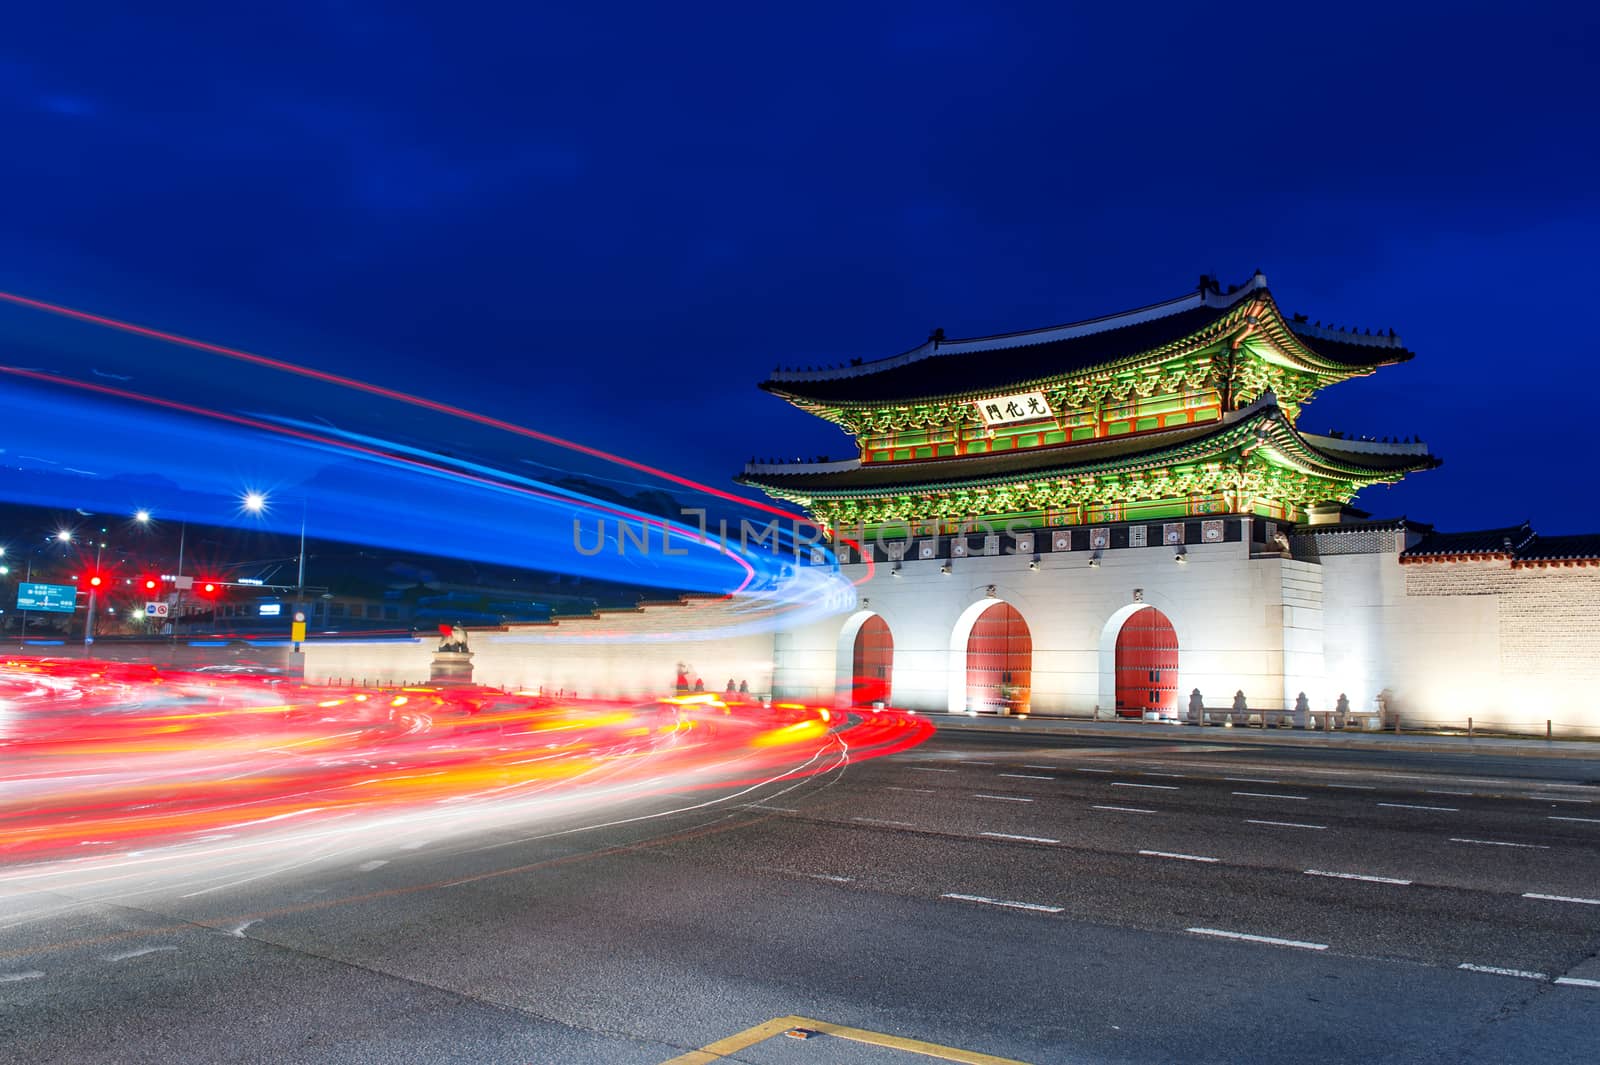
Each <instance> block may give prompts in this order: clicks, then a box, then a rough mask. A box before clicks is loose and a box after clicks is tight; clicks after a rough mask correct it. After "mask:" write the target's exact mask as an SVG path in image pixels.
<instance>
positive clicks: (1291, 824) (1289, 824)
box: [1244, 817, 1328, 829]
mask: <svg viewBox="0 0 1600 1065" xmlns="http://www.w3.org/2000/svg"><path fill="white" fill-rule="evenodd" d="M1244 823H1245V824H1247V825H1272V826H1274V827H1276V828H1317V829H1325V828H1327V827H1328V826H1327V825H1304V824H1301V823H1300V822H1299V821H1257V820H1255V819H1254V818H1250V817H1247V818H1245V819H1244Z"/></svg>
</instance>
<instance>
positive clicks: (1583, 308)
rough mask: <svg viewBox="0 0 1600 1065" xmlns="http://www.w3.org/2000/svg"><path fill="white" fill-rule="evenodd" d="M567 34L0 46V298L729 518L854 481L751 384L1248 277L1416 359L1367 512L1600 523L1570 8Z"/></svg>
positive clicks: (216, 35) (549, 28)
mask: <svg viewBox="0 0 1600 1065" xmlns="http://www.w3.org/2000/svg"><path fill="white" fill-rule="evenodd" d="M136 6H137V7H144V6H145V5H136ZM556 6H557V5H525V4H517V5H506V6H504V7H500V6H495V5H477V4H471V3H466V4H461V3H458V4H452V5H447V6H444V7H441V6H439V5H419V6H418V7H417V8H415V9H414V10H411V11H410V12H409V13H407V12H406V11H405V10H403V8H402V5H398V4H389V3H329V4H323V5H295V4H285V5H272V6H269V7H265V8H263V7H260V6H252V7H250V8H249V9H248V11H247V9H246V8H242V7H239V6H238V5H216V4H193V5H188V6H185V5H162V7H163V9H164V12H165V13H163V14H157V15H149V14H142V15H140V16H138V17H134V16H131V15H129V14H128V13H127V12H128V10H129V8H128V5H115V6H112V5H104V6H101V5H94V4H75V5H42V4H36V5H27V8H26V9H23V10H19V11H13V12H10V13H9V14H8V25H7V30H6V33H5V34H4V36H3V37H0V130H3V133H4V137H5V158H6V165H5V166H4V167H3V168H0V194H3V195H0V203H3V204H4V208H3V210H0V287H4V288H6V289H8V290H11V291H16V292H22V293H26V294H29V295H32V296H35V297H38V298H42V299H48V300H56V301H60V302H65V303H70V304H74V305H77V306H82V307H87V308H92V309H95V310H98V311H101V312H103V313H107V314H111V315H116V316H121V317H126V318H131V319H133V320H136V321H141V322H145V323H148V324H152V325H157V326H161V327H164V328H169V329H172V330H175V331H178V332H184V333H188V334H191V335H199V336H204V337H207V338H209V339H215V340H219V341H223V342H228V343H233V344H237V345H239V346H243V347H246V348H250V349H252V350H257V351H264V352H268V353H272V354H277V355H281V356H283V357H287V358H292V359H295V360H298V361H302V362H306V363H310V364H312V365H315V366H319V367H323V368H327V369H332V370H337V371H341V372H346V373H351V374H355V375H357V376H362V377H365V378H367V379H369V380H374V381H378V382H381V383H384V384H389V385H394V386H398V387H402V388H410V389H413V390H421V391H426V392H428V393H429V394H431V395H436V396H438V397H440V398H444V399H449V400H452V401H455V402H458V403H461V404H463V405H466V406H470V407H474V408H476V409H480V410H484V411H486V412H489V413H495V414H499V415H503V416H511V417H514V418H516V419H518V420H521V421H523V422H526V423H528V424H531V425H534V426H537V427H539V428H543V429H545V430H547V431H550V432H555V433H560V434H563V435H567V436H571V437H574V438H577V439H580V440H583V441H585V442H587V443H592V444H597V445H600V446H604V447H610V448H613V449H615V450H619V451H622V452H624V453H627V454H630V455H633V456H634V457H637V458H641V459H645V460H648V461H652V462H655V463H658V464H660V465H663V466H667V467H669V468H672V469H674V470H677V471H679V472H683V473H686V474H689V475H692V476H697V477H700V478H702V479H705V480H707V481H710V482H712V483H715V484H724V483H726V481H727V479H728V478H729V477H730V476H731V475H732V474H734V473H735V472H737V469H738V467H739V465H740V464H741V463H742V462H743V461H744V460H745V459H746V458H747V457H749V456H751V455H776V454H791V455H802V454H804V455H812V454H816V453H822V452H829V453H832V454H833V455H835V456H838V455H840V454H842V453H844V452H845V451H846V450H847V448H846V445H845V444H844V443H843V441H842V439H841V437H840V436H839V435H838V434H837V433H836V432H835V431H834V430H833V429H832V428H831V427H829V426H827V425H825V424H822V423H819V422H815V421H814V420H812V419H810V418H808V417H806V416H804V415H801V414H799V413H798V412H794V411H792V410H790V409H789V408H788V407H786V406H785V405H783V404H782V403H780V402H779V401H777V400H775V399H772V398H771V397H767V396H765V395H763V394H761V393H759V392H758V391H756V389H755V387H754V385H755V383H756V382H757V381H758V380H760V379H761V378H762V377H763V376H764V375H765V374H766V373H767V372H768V371H769V370H770V369H771V368H772V367H773V366H774V365H776V364H786V365H793V364H801V365H804V364H810V363H823V362H830V363H831V362H842V361H844V360H846V359H848V358H851V357H857V356H860V357H866V358H876V357H879V356H883V355H889V354H893V353H895V352H898V351H900V350H903V349H905V348H907V347H910V346H912V345H913V344H916V343H918V342H919V341H921V340H922V339H923V338H924V337H925V336H926V335H927V332H928V330H929V329H930V328H931V327H933V326H936V325H937V326H942V327H944V328H945V329H946V330H947V332H949V333H950V334H951V335H953V336H961V335H973V334H983V333H989V332H997V331H1005V330H1012V329H1020V328H1029V327H1034V326H1042V325H1047V324H1054V323H1058V322H1063V321H1071V320H1074V319H1078V318H1083V317H1089V316H1094V315H1098V314H1102V313H1107V312H1111V311H1116V310H1121V309H1125V308H1127V307H1131V306H1136V305H1139V304H1143V303H1148V302H1153V301H1155V300H1159V299H1163V298H1166V297H1169V296H1173V295H1177V294H1180V293H1181V292H1184V291H1186V290H1188V289H1189V288H1190V287H1192V285H1193V284H1194V282H1195V279H1196V277H1197V276H1198V275H1199V274H1200V273H1214V274H1219V275H1220V276H1221V277H1222V278H1223V279H1224V281H1242V280H1244V279H1245V278H1246V277H1247V276H1248V274H1249V273H1250V271H1251V270H1252V269H1254V268H1256V267H1258V266H1259V267H1261V268H1262V269H1264V270H1265V271H1266V272H1267V275H1268V277H1269V279H1270V280H1271V282H1272V287H1273V291H1274V293H1275V294H1276V295H1277V297H1278V299H1279V301H1280V303H1281V304H1282V306H1283V307H1284V309H1285V310H1286V311H1291V312H1293V311H1302V312H1305V313H1307V314H1309V315H1310V316H1311V317H1312V318H1313V319H1321V320H1323V321H1324V322H1327V321H1334V322H1338V323H1341V324H1355V325H1359V326H1362V327H1366V326H1372V327H1376V328H1384V329H1387V328H1390V327H1393V328H1395V329H1397V330H1398V331H1399V332H1400V333H1401V335H1402V336H1403V337H1404V338H1405V339H1406V341H1407V343H1408V345H1409V346H1411V347H1412V348H1414V349H1415V350H1416V351H1417V352H1418V353H1419V354H1418V358H1417V359H1416V360H1415V361H1414V362H1412V363H1410V364H1408V365H1406V366H1402V367H1397V368H1390V369H1387V370H1384V371H1382V372H1380V373H1379V374H1378V375H1377V376H1376V377H1374V378H1371V379H1368V380H1365V381H1356V382H1352V383H1349V384H1346V385H1343V386H1341V387H1338V388H1336V389H1334V390H1332V391H1330V392H1328V393H1327V394H1325V395H1324V396H1322V397H1320V398H1318V399H1317V400H1316V401H1315V402H1314V403H1313V404H1312V405H1311V406H1310V408H1309V409H1308V410H1307V413H1306V415H1305V419H1304V422H1303V424H1304V425H1306V426H1307V427H1308V428H1312V429H1317V430H1320V429H1325V428H1329V427H1333V428H1340V429H1344V430H1346V431H1348V432H1352V433H1366V434H1376V435H1386V434H1390V433H1393V434H1402V435H1409V434H1411V433H1419V434H1421V435H1422V436H1423V437H1424V438H1425V439H1427V440H1428V441H1429V442H1430V443H1431V444H1432V445H1433V446H1434V448H1435V450H1436V451H1437V452H1438V453H1439V454H1440V455H1441V456H1442V457H1443V458H1444V460H1445V465H1444V467H1443V468H1441V469H1439V470H1436V471H1433V472H1431V473H1426V474H1420V475H1417V476H1415V477H1413V478H1412V479H1411V480H1410V481H1409V482H1407V483H1406V484H1405V485H1402V486H1401V487H1399V488H1395V489H1390V490H1384V489H1374V490H1371V491H1370V492H1368V493H1367V494H1366V495H1364V496H1363V497H1362V498H1361V499H1360V500H1359V501H1358V502H1359V503H1360V504H1361V505H1363V506H1365V507H1366V508H1367V509H1371V510H1375V511H1377V512H1380V513H1382V514H1385V515H1388V514H1398V513H1401V512H1405V513H1408V514H1410V515H1411V516H1413V517H1416V518H1420V519H1423V520H1431V521H1434V522H1436V523H1438V524H1440V525H1442V526H1446V527H1452V528H1462V527H1473V526H1482V525H1493V524H1501V523H1506V524H1510V523H1514V522H1516V521H1520V520H1521V519H1523V518H1525V517H1529V518H1532V519H1533V520H1534V521H1535V523H1536V525H1537V526H1538V527H1539V528H1541V529H1542V530H1543V531H1546V532H1570V531H1586V530H1593V529H1600V498H1597V497H1596V495H1595V493H1594V492H1593V491H1592V484H1593V477H1592V475H1591V473H1590V459H1591V455H1592V453H1593V451H1592V445H1591V444H1590V440H1591V437H1592V433H1593V429H1592V427H1591V426H1592V423H1593V421H1594V418H1595V415H1594V414H1593V412H1592V409H1591V407H1592V401H1591V399H1590V398H1589V393H1590V391H1591V389H1590V384H1589V378H1590V372H1591V366H1592V364H1593V362H1594V360H1595V355H1596V342H1595V335H1596V333H1595V330H1596V325H1595V324H1594V322H1593V321H1592V319H1593V318H1594V298H1593V295H1592V294H1593V293H1594V291H1595V289H1596V285H1597V282H1600V276H1597V274H1600V269H1597V267H1596V248H1597V247H1600V206H1597V198H1596V195H1595V188H1596V183H1595V177H1594V174H1595V170H1596V167H1597V164H1600V129H1597V128H1596V127H1597V125H1600V121H1597V117H1596V115H1597V108H1596V107H1595V99H1596V85H1595V76H1594V73H1593V71H1594V65H1593V58H1592V57H1593V55H1594V51H1595V49H1596V48H1597V47H1600V32H1597V31H1600V22H1597V20H1596V15H1595V14H1594V13H1593V9H1592V8H1589V7H1588V6H1587V5H1576V4H1569V5H1550V6H1545V5H1541V4H1536V3H1524V4H1520V5H1516V6H1515V7H1511V6H1508V5H1495V6H1493V7H1491V6H1489V5H1473V4H1461V3H1452V4H1449V5H1438V6H1431V5H1423V4H1397V3H1393V2H1388V3H1382V4H1376V5H1362V4H1349V3H1346V4H1339V5H1331V6H1330V5H1305V6H1304V10H1303V11H1302V10H1300V9H1301V7H1302V5H1217V4H1193V3H1185V4H1179V5H1172V6H1171V7H1168V8H1165V9H1160V8H1157V7H1153V6H1150V5H1110V4H1092V5H1079V4H1066V3H1051V4H1040V5H1036V6H1031V7H1030V6H1019V5H997V4H990V3H974V4H948V3H924V4H919V5H914V6H913V5H894V6H892V7H876V6H872V5H866V4H856V3H852V4H847V5H840V6H838V7H829V6H825V5H817V4H809V5H802V6H795V5H784V6H774V5H760V4H748V3H744V4H737V5H726V6H713V5H711V4H697V5H611V6H602V5H582V6H581V10H580V5H563V6H565V7H567V8H569V9H571V10H568V11H566V12H562V11H559V10H556V9H555V8H556ZM246 12H247V13H246ZM18 321H19V319H18V318H17V317H16V316H15V315H14V314H12V313H10V312H8V313H7V315H6V316H5V318H4V319H3V320H0V345H3V344H5V343H6V342H7V340H8V339H10V338H11V337H12V336H13V335H14V334H12V333H10V332H8V330H12V329H19V328H20V329H23V330H24V331H25V327H19V326H18V325H17V323H18ZM173 357H177V356H173ZM208 372H214V371H209V370H208Z"/></svg>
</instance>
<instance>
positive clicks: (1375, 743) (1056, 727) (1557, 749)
mask: <svg viewBox="0 0 1600 1065" xmlns="http://www.w3.org/2000/svg"><path fill="white" fill-rule="evenodd" d="M921 716H924V717H926V718H927V719H928V720H929V721H931V722H933V724H934V727H935V728H937V729H939V730H940V731H946V730H949V731H954V732H995V733H1008V734H1031V735H1037V736H1083V737H1099V738H1102V739H1105V738H1124V739H1126V738H1134V739H1161V740H1164V741H1170V742H1174V743H1219V742H1226V743H1227V744H1229V745H1230V746H1255V747H1300V748H1323V749H1328V748H1333V749H1338V750H1357V751H1421V752H1426V753H1430V754H1476V755H1486V756H1487V755H1499V756H1503V757H1512V758H1588V759H1592V760H1594V761H1600V743H1595V742H1593V741H1590V740H1519V739H1508V738H1505V737H1498V736H1485V737H1483V738H1481V739H1479V738H1471V739H1469V738H1467V737H1465V736H1461V737H1445V736H1429V735H1428V734H1427V733H1421V732H1410V733H1403V734H1401V735H1400V736H1395V735H1393V734H1392V733H1387V732H1382V733H1359V732H1355V733H1337V732H1335V733H1323V732H1309V731H1301V732H1297V733H1294V734H1288V735H1284V734H1280V733H1278V732H1277V731H1276V730H1266V729H1253V728H1231V729H1225V728H1221V727H1208V728H1204V729H1200V728H1192V727H1190V726H1186V725H1166V726H1150V725H1147V724H1145V723H1143V722H1129V723H1128V724H1125V725H1121V724H1115V723H1112V722H1105V723H1102V724H1097V725H1088V724H1078V723H1075V722H1073V721H1071V720H1061V719H1058V718H1057V719H1052V718H1030V719H1028V720H1026V721H1009V720H1001V719H999V718H990V719H984V718H963V717H958V716H955V715H950V714H924V715H921ZM1284 732H1288V730H1284ZM1413 737H1415V738H1413Z"/></svg>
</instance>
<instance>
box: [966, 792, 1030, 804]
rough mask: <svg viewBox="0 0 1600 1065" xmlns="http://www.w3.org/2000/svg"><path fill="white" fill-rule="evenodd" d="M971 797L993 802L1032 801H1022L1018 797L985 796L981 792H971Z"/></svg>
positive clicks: (1025, 800) (1026, 800)
mask: <svg viewBox="0 0 1600 1065" xmlns="http://www.w3.org/2000/svg"><path fill="white" fill-rule="evenodd" d="M972 797H973V798H974V799H992V800H994V801H995V802H1032V801H1033V800H1032V799H1024V798H1023V797H1022V796H1020V795H985V794H983V793H982V792H973V793H972Z"/></svg>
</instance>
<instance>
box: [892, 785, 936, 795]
mask: <svg viewBox="0 0 1600 1065" xmlns="http://www.w3.org/2000/svg"><path fill="white" fill-rule="evenodd" d="M887 790H889V791H914V792H916V793H917V794H918V795H934V794H937V793H936V792H935V791H934V790H933V789H932V788H901V787H896V786H895V785H893V784H890V785H889V787H888V789H887Z"/></svg>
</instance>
